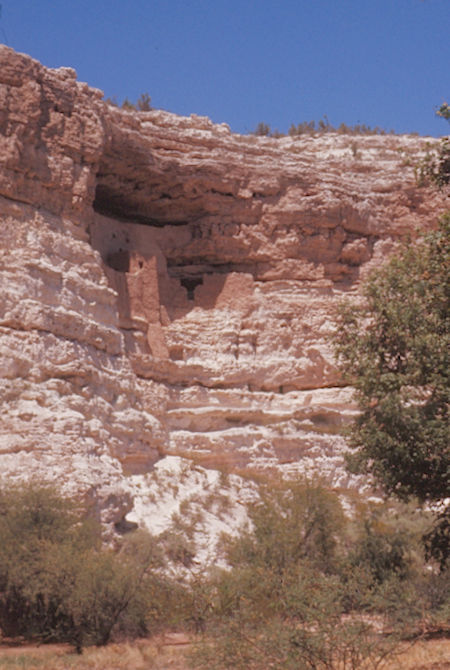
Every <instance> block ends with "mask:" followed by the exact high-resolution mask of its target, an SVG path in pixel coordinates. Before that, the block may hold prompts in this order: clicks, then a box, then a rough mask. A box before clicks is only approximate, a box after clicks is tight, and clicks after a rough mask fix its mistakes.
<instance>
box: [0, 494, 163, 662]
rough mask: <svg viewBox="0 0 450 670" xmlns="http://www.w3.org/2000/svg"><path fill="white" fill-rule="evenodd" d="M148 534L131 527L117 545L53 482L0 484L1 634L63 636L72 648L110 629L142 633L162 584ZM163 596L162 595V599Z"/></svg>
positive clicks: (102, 637)
mask: <svg viewBox="0 0 450 670" xmlns="http://www.w3.org/2000/svg"><path fill="white" fill-rule="evenodd" d="M159 565H160V557H159V556H158V552H157V550H156V548H155V543H154V541H153V539H152V538H151V537H150V536H149V535H147V534H145V533H141V532H139V533H136V534H134V535H133V536H132V537H130V538H129V539H127V540H125V541H123V542H122V544H121V546H120V547H119V548H118V549H117V550H113V549H111V548H105V547H102V544H101V534H100V528H99V526H97V525H96V524H95V523H93V522H92V520H90V519H88V517H87V515H86V511H85V509H84V508H83V507H82V506H80V505H79V504H78V503H77V502H76V501H74V500H71V499H68V498H65V497H62V496H61V495H60V493H59V492H58V491H57V490H56V489H55V488H53V487H50V486H47V485H41V484H25V485H22V486H19V485H17V486H12V487H9V488H8V489H6V488H3V489H1V490H0V627H1V629H2V630H3V631H4V632H5V633H6V634H7V635H22V636H24V637H26V638H32V637H39V638H40V639H44V640H66V641H70V642H72V643H74V644H75V646H76V648H77V650H78V651H80V650H81V649H82V647H83V646H84V645H85V644H93V643H95V644H105V643H106V642H108V640H109V639H110V637H111V634H112V631H113V629H114V628H121V629H122V630H124V629H125V630H128V632H131V633H132V634H138V633H143V632H144V631H146V630H148V629H149V627H150V626H151V625H153V624H156V623H157V622H159V621H161V619H162V617H163V613H162V612H161V610H160V607H159V605H158V602H159V601H160V600H161V601H164V598H161V595H163V594H165V593H166V592H167V591H168V586H167V584H166V583H165V582H164V580H163V579H162V578H160V577H158V576H157V572H156V568H158V566H159ZM166 600H167V598H166Z"/></svg>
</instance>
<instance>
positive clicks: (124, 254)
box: [0, 47, 443, 521]
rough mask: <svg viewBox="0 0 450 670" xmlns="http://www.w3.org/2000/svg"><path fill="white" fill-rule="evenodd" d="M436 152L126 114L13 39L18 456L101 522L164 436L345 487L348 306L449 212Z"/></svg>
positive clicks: (8, 161) (4, 216)
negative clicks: (428, 169) (434, 162)
mask: <svg viewBox="0 0 450 670" xmlns="http://www.w3.org/2000/svg"><path fill="white" fill-rule="evenodd" d="M425 150H426V141H425V140H424V139H423V138H418V137H410V136H392V135H387V136H346V135H338V134H334V133H329V134H326V135H317V136H300V137H296V138H283V139H271V138H257V137H254V136H240V135H234V134H232V133H231V132H230V130H229V128H228V127H227V126H226V125H214V124H213V123H212V122H210V121H209V120H208V119H206V118H202V117H197V116H191V117H189V118H182V117H179V116H176V115H174V114H170V113H168V112H164V111H160V110H156V111H151V112H141V113H136V112H127V111H123V110H120V109H117V108H115V107H112V106H110V105H108V104H106V102H105V101H104V100H103V95H102V93H101V92H100V91H98V90H94V89H91V88H89V87H88V86H87V84H84V83H79V82H77V80H76V75H75V72H74V71H73V70H71V69H68V68H61V69H59V70H49V69H46V68H44V67H43V66H41V65H40V64H39V63H37V62H36V61H34V60H32V59H31V58H29V57H27V56H24V55H21V54H17V53H15V52H14V51H12V50H11V49H8V48H6V47H0V239H1V243H0V244H1V246H0V272H1V275H0V276H1V292H0V370H1V375H0V376H1V379H0V398H1V400H2V411H1V419H0V467H1V471H2V473H3V474H4V475H5V474H6V475H8V476H10V477H22V476H24V475H26V476H29V475H31V474H35V475H46V476H49V475H51V476H52V477H54V478H57V479H58V480H60V481H62V482H64V483H65V485H66V487H69V488H70V487H72V489H76V490H82V491H84V492H85V493H86V494H87V495H89V496H90V497H91V498H92V500H93V501H94V502H95V503H96V504H97V505H98V509H99V511H101V513H102V515H103V519H104V520H105V521H118V520H120V518H121V517H122V516H123V515H124V514H125V513H126V512H127V511H128V510H130V509H131V507H132V506H133V501H132V499H131V497H132V496H131V495H130V494H129V493H127V490H129V488H127V479H128V478H130V477H131V476H133V475H136V474H143V473H146V472H149V471H151V470H152V468H153V465H154V464H155V463H156V462H157V461H158V460H159V459H161V458H163V457H164V456H166V455H168V454H171V455H181V456H184V457H195V459H196V460H199V461H200V462H202V463H203V464H205V465H207V466H209V467H212V468H217V467H222V466H226V467H227V468H231V469H233V468H234V469H238V468H239V469H240V468H244V469H245V468H263V467H279V468H282V469H286V470H292V469H305V468H311V467H319V468H320V470H321V471H322V473H324V474H326V475H327V476H328V477H329V479H330V481H332V482H333V483H334V485H340V486H345V485H347V484H348V481H347V480H348V478H347V475H346V474H345V472H344V470H343V468H342V451H343V449H345V444H344V441H343V438H342V437H340V436H339V430H338V429H339V426H340V424H341V423H342V421H343V417H345V415H346V414H348V413H351V412H352V406H351V402H350V396H351V394H350V390H349V389H347V388H343V387H342V385H341V384H340V382H339V378H338V376H337V374H336V370H335V369H334V366H333V358H332V355H331V351H330V347H329V344H328V342H327V337H328V335H329V332H330V329H331V328H332V318H331V317H332V310H333V306H334V305H335V304H336V302H337V301H338V300H339V298H340V297H341V296H342V295H343V294H348V293H349V292H350V293H351V292H355V291H356V289H357V286H358V282H359V280H360V279H361V277H362V276H364V274H365V273H367V271H368V270H369V269H370V268H371V267H374V266H376V265H377V264H379V263H381V262H382V261H383V260H384V258H385V257H386V255H387V254H388V253H389V251H390V250H391V249H392V247H393V245H394V244H395V243H396V242H397V241H398V240H400V239H401V238H404V237H405V236H406V235H408V234H412V235H414V231H415V230H416V228H417V227H423V226H429V225H432V224H433V222H434V221H435V220H436V214H437V212H438V211H440V210H441V209H442V205H443V203H442V198H441V196H440V195H439V194H437V193H435V192H433V191H431V190H427V189H425V188H418V187H417V186H416V184H415V180H414V171H413V167H412V165H413V164H414V161H415V160H417V159H418V158H419V157H420V156H421V155H423V152H424V151H425Z"/></svg>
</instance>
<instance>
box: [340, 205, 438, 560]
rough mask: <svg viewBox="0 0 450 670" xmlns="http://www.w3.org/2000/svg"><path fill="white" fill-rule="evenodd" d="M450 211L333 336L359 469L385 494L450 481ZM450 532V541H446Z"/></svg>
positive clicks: (388, 269) (373, 281)
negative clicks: (346, 386)
mask: <svg viewBox="0 0 450 670" xmlns="http://www.w3.org/2000/svg"><path fill="white" fill-rule="evenodd" d="M449 232H450V216H449V215H446V216H444V217H443V219H442V221H441V223H440V226H439V229H438V230H437V231H436V232H434V233H431V234H430V235H428V236H426V237H425V238H424V239H423V240H422V241H420V242H418V243H416V244H414V245H410V246H408V247H406V248H405V249H403V250H402V252H401V253H400V254H399V255H398V256H397V257H394V258H392V259H391V260H390V261H389V262H388V263H387V264H386V265H385V266H384V267H383V268H381V269H380V270H379V271H377V272H376V273H374V274H373V275H372V277H371V278H370V280H369V281H368V282H367V283H366V285H365V287H364V301H363V302H362V303H361V304H360V305H358V306H355V305H350V304H348V303H347V304H344V305H343V306H342V308H341V311H340V315H339V321H338V327H337V329H336V336H335V344H336V352H337V358H338V361H339V363H340V365H341V369H342V371H343V373H344V376H345V379H346V380H347V381H348V382H349V383H350V384H352V385H353V386H354V387H355V389H356V398H357V400H358V404H359V407H360V409H361V413H360V415H359V417H358V418H357V419H356V421H355V423H354V425H353V427H352V432H351V445H352V447H353V448H354V449H355V450H356V451H355V453H354V454H353V455H352V456H351V457H350V458H349V463H350V467H351V469H352V470H353V471H355V472H366V473H371V474H373V475H374V477H375V478H376V480H377V481H378V482H379V483H381V484H382V485H383V487H384V488H385V490H386V491H387V492H388V493H393V494H395V495H396V496H398V497H400V498H403V499H407V498H408V497H410V496H416V497H417V498H418V499H419V500H420V501H421V502H436V501H439V500H441V499H444V498H445V497H446V496H448V492H449V490H450V446H449V445H450V439H449V438H450V434H449V423H448V407H449V400H450V397H449V396H450V391H449V363H450V361H449V351H450V349H449V345H450V341H449V340H450V311H449V307H450V305H449V302H450V273H449V268H450V236H449ZM449 548H450V547H449V539H448V536H447V549H446V550H444V551H443V554H442V557H443V558H444V559H445V558H446V555H445V552H446V551H447V552H448V549H449Z"/></svg>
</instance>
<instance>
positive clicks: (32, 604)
mask: <svg viewBox="0 0 450 670" xmlns="http://www.w3.org/2000/svg"><path fill="white" fill-rule="evenodd" d="M351 507H352V510H353V511H352V518H349V515H348V514H344V513H343V510H342V507H341V505H340V502H339V499H338V497H337V495H335V494H334V493H333V492H331V491H329V490H327V489H326V488H325V487H323V486H322V485H321V484H320V483H317V482H310V481H308V480H306V479H305V480H303V479H302V480H297V481H292V482H289V483H286V482H284V483H283V482H281V481H278V480H275V481H272V482H271V483H270V486H269V485H268V484H267V485H265V484H261V485H260V486H259V500H258V502H255V503H253V504H251V505H249V508H248V514H249V526H248V527H247V528H246V529H244V530H243V531H242V532H241V533H240V534H239V535H238V536H235V537H225V538H224V539H223V547H222V551H223V558H225V559H226V560H227V562H228V565H229V568H228V569H218V568H217V567H216V568H213V569H211V571H209V572H208V571H202V569H201V567H200V566H198V564H197V567H196V562H195V560H193V561H192V562H189V565H188V566H186V562H185V560H184V556H183V555H180V556H179V555H178V554H177V553H176V552H175V554H173V551H172V548H171V545H170V543H169V544H168V543H167V537H161V538H160V540H159V541H158V542H157V541H156V540H155V538H152V537H150V536H149V535H147V534H145V533H142V532H141V531H134V532H132V533H129V534H128V535H127V536H126V540H125V539H124V540H121V541H118V543H117V546H115V547H114V548H112V547H109V546H104V545H102V541H101V535H100V529H99V527H98V526H97V525H96V524H95V523H94V522H92V520H89V518H88V516H87V515H86V511H85V510H84V508H83V507H82V506H80V505H77V503H76V502H74V501H73V500H68V499H64V498H62V497H61V496H60V495H59V493H58V492H57V491H56V490H54V489H53V488H51V487H48V486H42V485H25V486H22V487H19V486H13V487H9V488H7V489H6V488H4V489H3V490H0V628H1V630H2V632H3V633H4V634H5V635H8V636H17V635H21V636H24V637H26V638H39V639H42V640H66V641H70V642H72V643H73V644H74V645H75V647H76V648H77V649H78V650H81V649H82V648H83V646H85V645H88V644H104V643H106V642H107V641H108V640H110V639H111V637H112V636H115V637H117V636H120V635H122V636H127V637H136V636H139V635H143V634H147V633H152V632H155V631H156V630H161V628H162V629H167V628H168V627H171V626H173V625H176V626H177V627H182V628H184V629H185V630H191V631H194V632H196V633H197V634H199V633H203V634H204V643H201V642H200V643H199V644H198V647H197V649H196V652H195V654H194V660H193V661H192V662H193V667H195V668H196V669H201V668H208V670H214V669H215V670H225V669H227V668H229V669H235V670H239V669H240V668H242V670H243V669H244V668H245V669H247V668H252V669H254V670H259V669H260V670H266V668H268V667H271V668H278V669H279V670H281V669H283V670H289V668H298V667H302V668H305V669H308V668H311V669H313V668H314V669H315V670H320V669H324V670H336V669H340V668H346V669H347V668H349V669H352V668H354V669H356V668H359V667H375V665H376V663H378V662H379V661H380V659H382V658H383V657H384V656H386V655H388V654H390V653H392V651H393V649H395V646H396V643H397V641H398V640H399V639H400V638H402V637H403V636H404V635H405V634H407V635H413V634H414V633H415V632H416V631H417V628H418V626H419V623H420V627H424V626H431V625H434V626H439V625H440V624H441V623H442V621H445V617H446V616H448V613H449V602H450V601H449V595H448V594H449V591H448V586H449V576H448V573H441V574H439V573H438V571H437V570H435V569H434V567H433V565H428V566H425V563H424V560H423V556H422V551H421V544H420V541H419V538H420V535H421V532H422V526H423V525H424V523H425V522H424V521H422V515H421V514H419V513H418V512H416V511H415V510H409V509H407V508H406V507H404V508H400V507H398V508H396V509H393V508H392V507H387V506H386V505H372V506H370V505H367V504H365V503H363V502H361V501H357V500H356V501H354V502H353V503H352V505H351ZM405 510H406V511H405ZM164 551H168V552H169V554H171V555H172V554H173V555H172V560H174V561H178V563H179V566H180V569H179V571H178V577H177V578H176V579H169V578H168V577H165V576H164V575H165V570H164V567H165V566H166V564H167V560H168V557H167V556H165V555H164V553H163V552H164ZM192 551H193V552H195V547H194V546H193V547H192ZM193 558H194V559H195V556H194V557H193ZM425 568H426V569H425ZM175 572H176V571H175ZM183 575H184V577H183ZM381 633H382V634H381ZM364 663H365V664H366V665H364V666H363V664H364ZM371 664H372V666H371Z"/></svg>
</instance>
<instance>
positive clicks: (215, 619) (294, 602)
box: [193, 480, 416, 670]
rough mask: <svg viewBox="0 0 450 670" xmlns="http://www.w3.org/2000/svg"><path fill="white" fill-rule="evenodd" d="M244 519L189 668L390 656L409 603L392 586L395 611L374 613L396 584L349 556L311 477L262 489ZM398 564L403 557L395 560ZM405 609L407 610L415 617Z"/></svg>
mask: <svg viewBox="0 0 450 670" xmlns="http://www.w3.org/2000/svg"><path fill="white" fill-rule="evenodd" d="M249 515H250V519H251V522H252V527H251V529H247V530H246V531H244V532H243V533H242V534H241V535H240V536H239V537H238V538H235V539H229V541H228V544H227V557H228V560H229V562H230V563H231V565H232V569H231V570H230V571H219V572H218V573H216V574H215V577H214V579H213V585H214V589H213V590H212V591H211V593H210V601H211V603H212V610H211V614H210V620H209V624H210V626H209V628H208V629H207V633H208V637H207V638H206V644H203V645H202V644H200V645H199V646H198V648H197V650H196V652H195V655H194V663H193V667H195V668H208V670H225V669H231V668H233V669H236V670H240V669H242V670H244V669H247V668H252V669H253V670H266V668H269V667H270V668H276V669H279V670H282V669H283V670H286V669H287V670H289V668H292V669H294V668H300V667H301V668H305V670H307V669H310V670H340V669H342V670H343V669H344V668H345V669H356V668H361V667H365V668H375V667H378V665H379V664H380V663H381V661H382V659H383V658H385V657H386V656H388V655H390V654H392V653H394V650H395V647H396V643H397V640H398V636H399V635H400V634H401V631H403V629H404V627H405V626H407V625H408V624H409V620H408V617H403V616H402V617H401V618H399V617H398V613H399V609H400V606H399V604H400V603H403V604H405V598H404V597H401V596H399V595H398V594H399V593H400V591H401V589H400V588H397V589H396V594H397V597H396V608H393V607H392V606H391V607H390V611H389V614H388V615H387V616H382V615H381V616H380V615H379V612H380V611H382V608H381V610H380V609H379V608H377V606H376V603H377V598H378V601H380V593H381V589H384V588H385V584H386V583H387V582H388V581H389V583H390V590H391V591H392V589H393V587H394V586H395V585H396V584H397V583H399V579H398V578H397V575H396V572H395V569H394V567H392V569H391V570H390V569H389V566H388V565H386V566H384V568H385V571H384V572H383V573H382V574H380V578H379V583H378V582H377V576H376V575H371V574H370V570H366V555H363V554H362V553H359V554H358V550H357V549H356V548H354V549H352V551H350V548H349V547H350V545H351V541H350V535H349V533H348V532H347V526H348V522H347V521H346V519H345V517H344V514H343V512H342V508H341V506H340V504H339V500H338V498H337V496H336V495H335V494H334V493H332V492H330V491H327V490H326V489H325V488H324V487H322V486H321V485H320V484H317V483H314V482H309V481H307V480H299V481H295V482H290V483H285V484H278V485H275V486H271V487H270V488H269V487H262V489H261V502H260V503H257V504H254V505H252V506H250V508H249ZM378 535H379V538H380V542H379V544H378V545H377V546H376V547H372V548H371V556H370V560H371V561H372V563H373V564H374V565H375V566H376V565H378V561H379V558H380V556H381V557H382V558H383V559H384V558H385V554H386V551H385V547H384V546H382V548H381V549H380V545H383V542H384V537H383V532H382V531H381V530H379V532H378ZM362 547H363V543H362V542H361V543H360V549H361V548H362ZM404 553H405V554H406V550H405V552H404ZM400 554H401V555H400ZM404 558H405V556H404V555H403V553H402V552H401V551H399V563H402V561H403V559H404ZM405 560H406V559H405ZM356 583H357V586H356ZM357 588H359V590H360V593H359V594H358V597H357V598H356V597H355V592H356V589H357ZM402 588H403V590H405V588H404V585H403V587H402ZM410 605H411V603H410V601H409V600H408V605H407V606H406V605H405V606H404V607H403V608H402V612H403V614H404V613H405V612H407V611H413V612H414V614H416V612H415V610H414V608H411V606H410ZM355 606H356V608H355ZM364 612H365V613H366V614H364ZM374 620H376V621H377V626H378V628H379V629H380V630H383V631H384V635H383V636H380V635H379V632H378V631H377V630H376V628H375V627H374ZM397 622H399V623H397Z"/></svg>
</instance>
